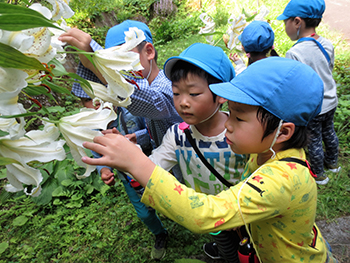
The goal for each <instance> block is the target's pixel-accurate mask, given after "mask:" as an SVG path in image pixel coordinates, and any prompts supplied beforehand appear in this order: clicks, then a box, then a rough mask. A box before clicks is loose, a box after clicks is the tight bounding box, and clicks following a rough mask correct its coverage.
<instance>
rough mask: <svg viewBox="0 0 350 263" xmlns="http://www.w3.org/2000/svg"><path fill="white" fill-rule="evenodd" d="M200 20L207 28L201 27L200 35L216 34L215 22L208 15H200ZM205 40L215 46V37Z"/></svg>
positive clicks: (206, 37) (207, 37)
mask: <svg viewBox="0 0 350 263" xmlns="http://www.w3.org/2000/svg"><path fill="white" fill-rule="evenodd" d="M199 18H200V19H201V20H202V22H203V23H204V24H205V27H201V29H200V30H199V34H210V33H214V32H215V22H214V21H213V19H212V18H211V17H210V16H209V15H208V14H207V13H202V14H200V15H199ZM205 40H206V41H207V42H208V43H209V44H210V45H214V40H213V36H212V35H210V36H205Z"/></svg>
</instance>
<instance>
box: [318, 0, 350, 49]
mask: <svg viewBox="0 0 350 263" xmlns="http://www.w3.org/2000/svg"><path fill="white" fill-rule="evenodd" d="M325 2H326V11H325V13H324V15H323V19H322V22H324V23H327V24H328V25H329V26H330V28H331V29H332V30H336V31H338V32H340V33H342V34H343V36H344V38H345V39H347V41H348V43H349V44H350V15H349V12H350V0H325Z"/></svg>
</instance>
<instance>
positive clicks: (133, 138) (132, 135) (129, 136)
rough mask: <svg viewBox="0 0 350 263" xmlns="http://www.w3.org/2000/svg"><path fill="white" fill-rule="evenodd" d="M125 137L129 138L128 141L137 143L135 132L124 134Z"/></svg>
mask: <svg viewBox="0 0 350 263" xmlns="http://www.w3.org/2000/svg"><path fill="white" fill-rule="evenodd" d="M125 137H126V138H128V139H129V141H131V142H132V143H135V144H136V143H137V138H136V134H135V133H131V134H127V135H125Z"/></svg>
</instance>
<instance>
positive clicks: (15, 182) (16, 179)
mask: <svg viewBox="0 0 350 263" xmlns="http://www.w3.org/2000/svg"><path fill="white" fill-rule="evenodd" d="M6 169H7V172H6V176H7V179H8V180H9V182H10V184H11V185H12V187H9V186H8V187H6V188H5V189H6V190H7V191H16V192H18V191H21V190H23V185H22V184H26V185H35V187H34V188H33V189H32V190H31V191H30V192H29V193H28V191H27V188H25V189H24V192H25V193H26V194H27V195H31V196H33V197H35V196H39V195H40V193H41V186H40V183H41V181H42V180H43V177H42V175H41V173H40V171H39V170H38V169H35V168H32V167H30V166H28V165H26V164H15V163H14V164H9V165H6Z"/></svg>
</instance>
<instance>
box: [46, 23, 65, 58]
mask: <svg viewBox="0 0 350 263" xmlns="http://www.w3.org/2000/svg"><path fill="white" fill-rule="evenodd" d="M55 25H56V26H58V27H60V28H62V29H61V30H59V29H56V28H53V27H50V28H49V30H50V32H51V33H52V34H53V35H52V36H51V46H52V47H53V48H55V49H56V55H55V58H56V59H57V60H58V61H59V62H60V63H61V64H64V63H66V56H67V54H66V53H61V52H64V48H63V46H64V45H65V44H66V43H64V42H62V41H60V40H58V37H59V36H60V35H62V33H63V32H65V31H66V30H68V29H70V27H69V26H67V23H66V21H65V20H62V22H61V25H58V24H57V23H55Z"/></svg>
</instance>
